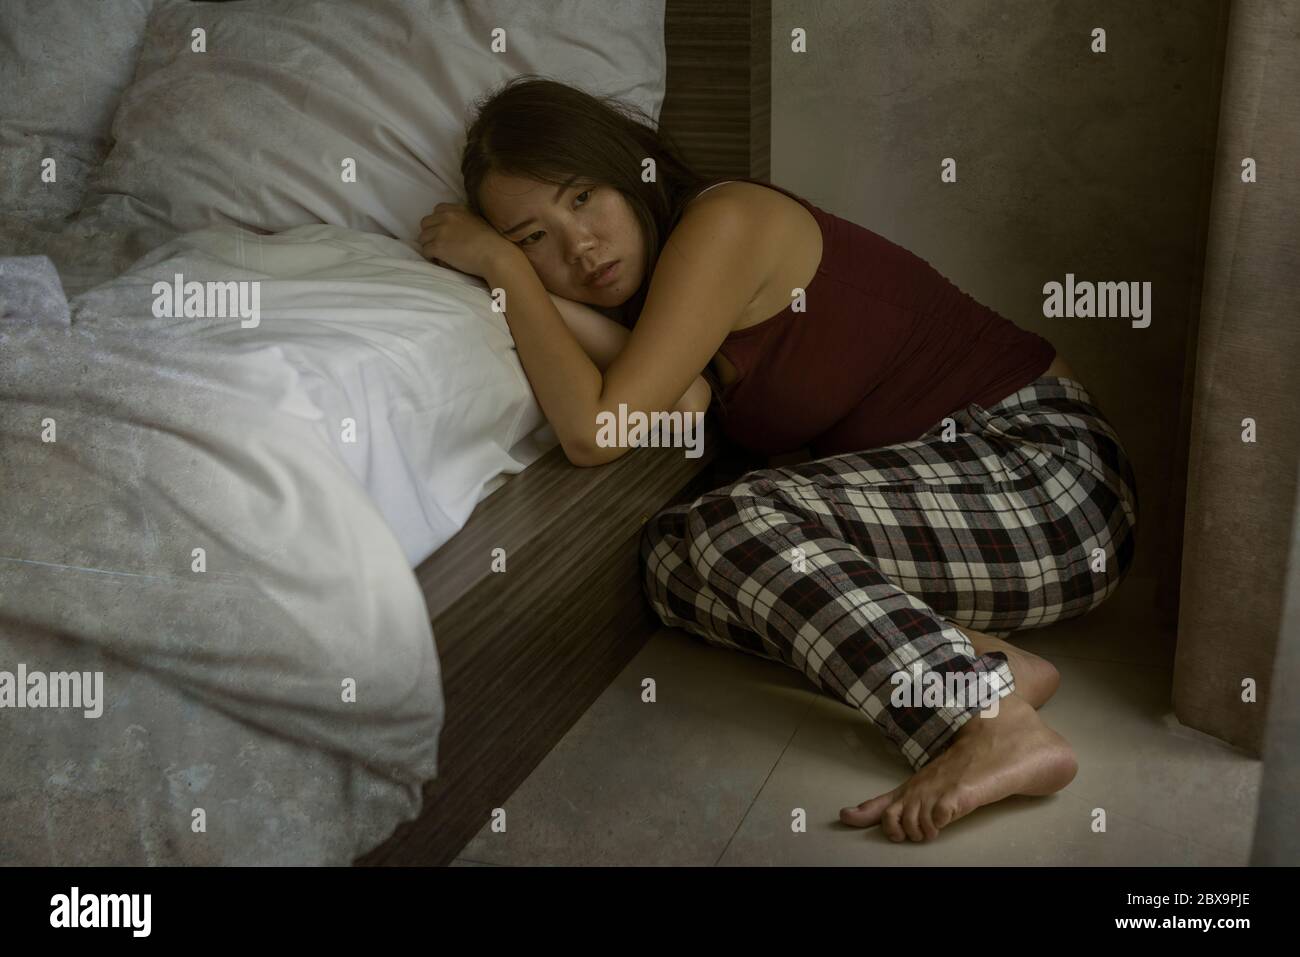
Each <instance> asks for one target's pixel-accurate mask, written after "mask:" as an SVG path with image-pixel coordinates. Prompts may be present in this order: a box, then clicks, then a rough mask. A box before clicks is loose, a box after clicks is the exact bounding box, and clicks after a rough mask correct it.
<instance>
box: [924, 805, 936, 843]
mask: <svg viewBox="0 0 1300 957" xmlns="http://www.w3.org/2000/svg"><path fill="white" fill-rule="evenodd" d="M934 805H935V802H934V801H930V800H927V801H926V802H925V803H924V804H922V805H921V814H920V821H921V832H922V833H923V834H924V835H925V839H926V840H927V841H933V840H934V839H935V838H936V837H938V836H939V829H938V828H937V827H935V824H934Z"/></svg>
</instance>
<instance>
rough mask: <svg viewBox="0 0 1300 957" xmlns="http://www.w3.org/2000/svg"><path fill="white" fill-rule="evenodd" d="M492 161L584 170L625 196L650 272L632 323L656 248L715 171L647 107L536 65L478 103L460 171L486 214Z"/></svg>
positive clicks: (535, 175) (520, 170) (516, 168)
mask: <svg viewBox="0 0 1300 957" xmlns="http://www.w3.org/2000/svg"><path fill="white" fill-rule="evenodd" d="M647 158H652V159H653V160H654V161H655V181H654V182H651V183H646V182H643V181H642V179H641V171H642V168H643V166H642V162H643V160H645V159H647ZM491 171H496V172H498V173H502V174H505V175H508V176H523V177H527V178H529V179H535V180H537V181H539V182H543V183H553V184H555V185H556V186H560V185H562V184H563V183H565V182H566V181H567V180H568V179H569V178H570V177H572V176H574V175H577V176H578V177H580V178H581V179H583V180H589V181H592V182H595V183H598V184H603V185H607V186H612V187H613V188H614V189H617V190H618V191H619V192H620V193H622V194H623V195H624V196H625V197H626V198H627V201H628V203H629V204H630V205H631V207H632V210H633V212H634V213H635V214H636V218H637V220H638V221H639V223H640V224H641V233H642V235H643V236H644V238H645V243H646V250H647V251H648V256H647V264H646V267H647V268H646V274H645V279H644V280H643V281H642V283H641V286H640V288H639V289H637V291H636V292H635V293H634V294H633V295H632V297H631V298H630V299H629V300H628V301H627V302H626V303H625V304H624V306H623V307H622V316H621V317H620V318H621V321H622V322H623V324H624V325H627V326H631V325H632V324H633V323H634V322H635V321H636V318H637V317H638V316H640V314H641V308H642V306H643V305H644V304H645V296H646V293H647V291H648V290H649V286H650V277H651V276H652V275H653V274H654V267H655V264H656V263H657V262H658V261H659V253H660V252H661V251H662V249H663V245H664V242H665V241H666V240H667V238H668V235H669V234H670V233H671V232H672V230H673V227H674V226H676V225H677V221H678V220H679V219H680V218H681V215H682V212H683V210H685V208H686V204H687V203H688V202H690V200H691V199H693V198H694V197H695V196H696V195H697V194H698V193H699V191H700V190H701V189H703V188H704V187H705V186H707V185H709V184H710V183H712V182H715V181H716V180H711V179H709V178H707V177H704V176H701V175H700V174H699V173H697V172H696V171H695V170H693V169H692V168H691V167H690V165H689V164H687V163H686V161H685V160H683V159H682V157H681V151H680V150H679V149H678V148H677V146H676V144H675V143H674V142H673V140H672V138H671V136H669V135H668V133H667V132H666V131H664V130H661V129H656V128H655V124H654V121H653V120H652V119H651V118H650V117H649V116H647V115H646V113H645V112H644V111H643V110H640V109H638V108H637V107H635V106H632V105H630V104H627V103H624V102H622V101H620V100H618V99H616V98H614V97H612V96H606V97H596V96H593V95H591V94H589V93H586V92H584V91H582V90H579V89H576V88H575V87H572V86H569V85H567V84H565V83H560V82H557V81H555V80H549V79H546V78H544V77H540V76H537V75H536V74H530V73H525V74H521V75H519V76H516V77H514V78H512V79H510V80H508V81H507V82H506V83H505V85H504V86H502V87H501V88H500V89H498V90H497V91H495V92H493V93H489V94H487V96H486V97H485V98H483V99H482V100H480V101H479V102H478V103H477V104H476V106H475V116H474V119H473V122H472V123H471V124H470V126H469V129H468V131H467V133H466V142H465V151H464V153H463V154H462V155H461V163H460V172H461V176H462V178H463V179H464V182H465V192H466V194H467V196H468V205H469V208H470V209H472V210H473V211H474V212H475V213H476V214H477V215H479V216H483V207H482V205H481V204H480V203H479V189H480V187H481V186H482V184H483V180H484V178H485V177H486V176H487V174H488V173H489V172H491Z"/></svg>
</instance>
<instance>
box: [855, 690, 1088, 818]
mask: <svg viewBox="0 0 1300 957" xmlns="http://www.w3.org/2000/svg"><path fill="white" fill-rule="evenodd" d="M1078 770H1079V764H1078V761H1077V760H1076V759H1075V756H1074V749H1073V748H1071V747H1070V744H1069V742H1068V741H1066V740H1065V739H1064V738H1063V737H1061V736H1060V735H1059V734H1057V733H1056V732H1055V731H1053V730H1052V729H1051V728H1049V727H1048V726H1047V725H1045V724H1043V719H1042V718H1040V717H1039V716H1038V713H1037V712H1036V711H1034V709H1033V708H1032V707H1031V706H1030V704H1029V702H1027V701H1025V700H1023V699H1021V698H1020V697H1018V696H1017V695H1014V694H1011V695H1007V696H1006V697H1004V698H1002V699H1001V700H1000V701H999V707H998V712H997V715H996V716H995V717H981V716H980V715H978V714H977V715H975V716H974V717H972V718H971V719H970V720H968V721H967V722H966V723H965V724H964V725H962V726H961V727H960V728H958V729H957V733H956V734H955V735H953V740H952V745H951V746H950V747H949V748H948V749H947V750H946V751H944V752H943V753H942V754H940V755H939V756H938V757H936V758H934V759H932V760H931V761H930V762H929V763H928V764H926V766H925V767H923V768H921V770H919V771H917V772H916V773H915V774H913V775H912V776H911V777H910V778H908V779H907V780H906V781H904V782H903V783H902V784H901V785H899V786H898V787H896V788H895V789H894V790H892V791H889V792H887V793H885V794H881V795H877V796H876V797H874V798H872V799H871V800H869V801H864V802H863V803H862V804H859V805H858V806H857V807H856V808H851V807H846V808H842V809H841V810H840V820H841V821H842V822H844V823H845V824H848V825H850V826H852V827H871V826H872V825H873V824H879V825H880V829H881V830H882V831H884V832H885V836H886V837H888V838H889V839H890V840H891V841H894V842H900V841H904V840H907V839H909V838H910V839H911V840H913V841H926V840H931V839H933V838H934V837H936V836H937V835H938V833H939V830H940V828H943V827H946V826H947V825H949V824H951V823H952V822H953V821H956V820H957V819H958V818H962V817H965V816H966V815H967V814H969V813H970V812H971V811H973V810H975V809H976V808H977V807H983V806H984V805H985V804H992V803H994V802H995V801H1001V800H1002V799H1003V798H1005V797H1010V796H1011V795H1013V794H1028V795H1034V796H1038V795H1044V794H1052V793H1053V792H1055V791H1059V790H1061V788H1063V787H1065V786H1066V785H1067V784H1069V783H1070V782H1071V781H1073V780H1074V775H1075V774H1076V773H1077V772H1078Z"/></svg>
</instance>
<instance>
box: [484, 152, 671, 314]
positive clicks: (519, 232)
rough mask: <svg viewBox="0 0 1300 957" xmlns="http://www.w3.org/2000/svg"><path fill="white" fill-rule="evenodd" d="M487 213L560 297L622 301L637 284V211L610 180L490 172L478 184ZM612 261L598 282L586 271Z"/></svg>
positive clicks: (641, 253)
mask: <svg viewBox="0 0 1300 957" xmlns="http://www.w3.org/2000/svg"><path fill="white" fill-rule="evenodd" d="M479 202H480V203H481V205H482V207H483V211H484V214H485V218H486V219H487V221H488V222H489V223H490V224H491V225H492V227H493V228H494V229H496V231H497V232H499V233H501V234H502V235H503V236H504V237H505V238H506V239H508V240H510V241H511V242H512V243H514V244H515V245H516V246H518V247H519V248H520V249H522V250H523V251H524V255H525V256H527V257H528V261H529V262H530V263H531V264H532V267H533V270H534V271H535V272H536V273H537V275H538V277H539V278H540V279H541V280H542V285H543V286H545V287H546V288H547V289H548V290H550V291H551V292H553V293H555V294H556V295H557V296H563V297H564V298H565V299H572V300H574V301H575V302H585V303H590V304H592V305H595V306H606V307H613V306H620V305H622V304H623V303H624V302H626V301H627V300H628V299H630V298H631V297H632V294H633V293H634V292H636V291H637V289H639V288H640V286H641V278H642V276H643V275H644V272H645V259H646V257H645V239H644V237H643V236H642V235H641V227H640V224H639V223H638V222H637V218H636V214H635V213H633V212H632V207H631V206H630V205H629V204H628V202H627V200H626V199H625V198H624V196H623V194H622V193H620V192H619V191H618V190H616V189H614V187H612V186H603V185H592V184H591V183H590V182H589V181H583V180H581V179H575V181H574V182H573V184H572V185H571V186H567V187H557V186H556V185H555V184H553V183H542V182H539V181H538V180H535V179H527V178H524V177H519V176H508V175H505V174H503V173H498V172H495V171H493V172H490V173H488V174H487V176H486V177H484V180H483V184H482V187H481V189H480V190H479ZM609 262H617V264H618V265H617V266H616V267H615V272H614V274H613V276H612V278H611V279H610V280H609V281H608V282H605V283H604V284H603V285H599V286H597V285H595V284H593V283H591V282H590V281H589V277H590V275H591V273H593V272H594V271H595V270H597V269H598V268H600V267H601V266H603V265H605V264H606V263H609Z"/></svg>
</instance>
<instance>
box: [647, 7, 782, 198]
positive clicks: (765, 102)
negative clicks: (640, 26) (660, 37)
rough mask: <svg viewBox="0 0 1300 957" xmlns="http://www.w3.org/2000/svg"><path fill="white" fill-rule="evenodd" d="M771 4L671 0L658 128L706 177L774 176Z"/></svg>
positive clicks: (666, 28) (665, 29)
mask: <svg viewBox="0 0 1300 957" xmlns="http://www.w3.org/2000/svg"><path fill="white" fill-rule="evenodd" d="M771 24H772V0H710V2H708V3H701V2H699V0H668V6H667V13H666V15H665V18H664V43H665V45H666V47H667V50H668V90H667V93H666V95H665V96H664V106H663V110H662V111H661V112H660V116H659V125H660V127H661V128H663V129H665V130H667V132H668V133H669V134H670V135H671V136H672V137H673V139H674V140H675V141H676V142H677V145H678V146H679V147H680V148H681V151H682V153H683V154H684V157H685V159H686V160H687V161H688V162H690V163H691V165H693V166H694V167H695V168H696V169H697V170H698V171H699V172H700V173H701V174H703V175H705V176H710V177H713V176H749V177H753V178H755V179H763V180H766V179H768V178H769V176H770V173H771V144H770V133H771V128H772V120H771V112H772V70H771V60H772V57H771V50H772V37H771Z"/></svg>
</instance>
